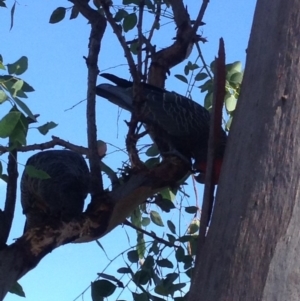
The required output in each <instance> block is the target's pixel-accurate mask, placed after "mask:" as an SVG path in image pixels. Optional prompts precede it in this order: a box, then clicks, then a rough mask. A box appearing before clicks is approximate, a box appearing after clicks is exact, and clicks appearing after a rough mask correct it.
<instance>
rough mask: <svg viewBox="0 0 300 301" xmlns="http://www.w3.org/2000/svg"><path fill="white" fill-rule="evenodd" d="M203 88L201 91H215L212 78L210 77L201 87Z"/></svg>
mask: <svg viewBox="0 0 300 301" xmlns="http://www.w3.org/2000/svg"><path fill="white" fill-rule="evenodd" d="M199 88H200V89H201V93H203V92H205V91H208V92H212V91H213V82H212V80H211V79H208V80H207V81H206V82H205V83H204V84H203V85H201V86H200V87H199Z"/></svg>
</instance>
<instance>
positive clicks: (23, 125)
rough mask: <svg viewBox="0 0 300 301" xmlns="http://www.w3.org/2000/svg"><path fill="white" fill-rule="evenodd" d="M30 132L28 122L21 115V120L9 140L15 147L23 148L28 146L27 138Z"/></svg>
mask: <svg viewBox="0 0 300 301" xmlns="http://www.w3.org/2000/svg"><path fill="white" fill-rule="evenodd" d="M27 131H28V120H27V118H26V117H25V116H24V114H21V117H20V120H19V121H18V123H17V124H16V126H15V128H14V129H13V131H12V133H11V134H10V136H9V140H10V142H11V143H13V144H14V146H16V147H18V146H22V145H26V136H27Z"/></svg>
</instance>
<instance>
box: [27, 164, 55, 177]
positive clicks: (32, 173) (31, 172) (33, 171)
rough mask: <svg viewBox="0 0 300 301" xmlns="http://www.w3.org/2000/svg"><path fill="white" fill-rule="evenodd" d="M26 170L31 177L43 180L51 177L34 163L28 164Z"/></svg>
mask: <svg viewBox="0 0 300 301" xmlns="http://www.w3.org/2000/svg"><path fill="white" fill-rule="evenodd" d="M25 172H26V173H27V174H28V175H29V176H30V177H31V178H37V179H41V180H46V179H50V178H51V177H50V176H49V175H48V174H47V173H46V172H45V171H43V170H41V169H37V168H35V167H34V166H32V165H26V166H25Z"/></svg>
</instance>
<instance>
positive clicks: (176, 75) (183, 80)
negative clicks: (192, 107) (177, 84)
mask: <svg viewBox="0 0 300 301" xmlns="http://www.w3.org/2000/svg"><path fill="white" fill-rule="evenodd" d="M175 77H176V78H178V79H179V80H181V81H182V82H184V83H186V84H187V83H188V80H187V78H186V77H185V76H184V75H181V74H175Z"/></svg>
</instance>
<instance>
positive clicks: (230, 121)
mask: <svg viewBox="0 0 300 301" xmlns="http://www.w3.org/2000/svg"><path fill="white" fill-rule="evenodd" d="M232 119H233V117H232V116H230V118H229V120H228V121H227V122H226V126H225V128H226V130H227V131H229V130H230V126H231V123H232Z"/></svg>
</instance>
